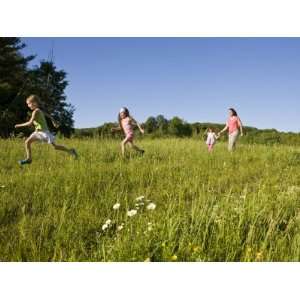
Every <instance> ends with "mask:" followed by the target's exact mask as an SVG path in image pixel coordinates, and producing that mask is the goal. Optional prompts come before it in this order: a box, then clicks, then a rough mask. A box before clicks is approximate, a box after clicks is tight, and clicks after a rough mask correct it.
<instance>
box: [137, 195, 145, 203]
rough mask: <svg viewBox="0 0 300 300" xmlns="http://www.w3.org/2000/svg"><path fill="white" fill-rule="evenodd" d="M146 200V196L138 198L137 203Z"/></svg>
mask: <svg viewBox="0 0 300 300" xmlns="http://www.w3.org/2000/svg"><path fill="white" fill-rule="evenodd" d="M144 199H145V196H140V197H137V198H136V199H135V200H136V201H139V202H140V201H143V200H144Z"/></svg>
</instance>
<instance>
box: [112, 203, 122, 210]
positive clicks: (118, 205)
mask: <svg viewBox="0 0 300 300" xmlns="http://www.w3.org/2000/svg"><path fill="white" fill-rule="evenodd" d="M120 206H121V204H120V203H116V204H115V205H114V206H113V209H114V210H118V209H119V208H120Z"/></svg>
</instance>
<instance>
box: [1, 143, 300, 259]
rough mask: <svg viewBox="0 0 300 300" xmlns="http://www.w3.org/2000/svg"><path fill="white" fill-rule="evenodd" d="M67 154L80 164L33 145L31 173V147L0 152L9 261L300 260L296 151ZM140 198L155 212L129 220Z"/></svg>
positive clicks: (155, 148) (109, 146)
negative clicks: (27, 161) (26, 160)
mask: <svg viewBox="0 0 300 300" xmlns="http://www.w3.org/2000/svg"><path fill="white" fill-rule="evenodd" d="M64 143H66V144H68V145H73V146H75V147H76V148H77V150H78V152H79V155H80V157H79V159H78V160H77V161H74V160H73V159H72V158H71V157H69V156H68V155H66V154H65V153H59V152H55V151H54V150H53V149H52V148H51V147H49V146H47V145H34V146H33V155H34V160H33V163H32V164H31V165H28V166H24V167H22V168H21V167H19V166H18V165H17V160H18V159H20V158H23V156H24V149H23V145H22V143H21V141H14V140H8V141H0V147H1V160H0V186H1V187H0V260H1V261H145V260H146V261H204V262H206V261H249V262H250V261H299V260H300V231H299V229H300V226H299V225H300V173H299V167H300V151H299V149H298V148H293V147H288V146H273V147H270V146H269V147H267V146H246V145H240V146H239V149H238V151H237V152H235V153H234V154H230V153H228V152H227V150H226V145H225V144H222V143H220V144H217V146H216V148H215V151H214V152H213V154H212V155H209V154H208V153H207V151H206V149H205V145H203V143H202V142H199V141H195V140H188V139H187V140H180V139H167V140H166V139H164V140H151V141H150V140H143V141H141V142H140V143H139V144H140V145H141V146H142V147H143V148H144V149H145V150H146V153H145V155H144V156H143V157H141V156H139V155H136V154H134V153H130V154H129V155H128V157H127V159H125V160H123V159H121V157H120V154H119V145H118V143H117V142H115V141H99V140H88V141H80V140H69V141H64ZM141 195H143V196H145V200H148V199H149V200H151V201H152V202H153V203H155V204H156V205H157V206H156V209H155V210H152V211H150V210H147V209H146V208H145V206H146V205H147V202H146V201H144V204H145V205H144V206H140V209H139V210H138V213H137V215H135V216H133V217H131V218H130V217H128V216H127V211H128V210H130V209H134V208H135V204H136V200H135V199H136V198H137V197H138V196H141ZM115 203H120V204H121V206H120V209H119V210H113V208H112V207H113V205H114V204H115ZM107 219H111V221H112V224H111V225H110V226H109V228H108V229H106V230H104V231H103V230H102V226H103V224H104V223H105V222H106V220H107ZM122 223H124V228H123V229H122V230H121V231H118V230H117V227H118V226H119V225H121V224H122ZM149 223H151V224H149Z"/></svg>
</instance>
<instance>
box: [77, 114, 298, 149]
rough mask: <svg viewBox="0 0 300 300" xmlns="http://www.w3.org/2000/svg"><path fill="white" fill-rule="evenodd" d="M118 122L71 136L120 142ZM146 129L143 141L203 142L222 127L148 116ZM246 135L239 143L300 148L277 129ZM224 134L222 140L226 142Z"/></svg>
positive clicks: (293, 135) (295, 137) (254, 130)
mask: <svg viewBox="0 0 300 300" xmlns="http://www.w3.org/2000/svg"><path fill="white" fill-rule="evenodd" d="M117 125H118V124H117V123H104V124H103V125H101V126H99V127H96V128H82V129H75V131H74V134H73V136H74V137H76V138H100V139H103V138H104V139H107V138H109V139H120V138H121V137H122V134H120V133H114V132H112V131H111V129H112V128H113V127H116V126H117ZM142 126H143V127H144V129H145V138H165V137H178V138H195V139H200V140H203V141H204V140H205V138H206V132H207V129H208V128H213V129H214V130H215V131H216V132H219V131H221V130H222V129H223V128H224V126H225V124H216V123H200V122H196V123H188V122H185V121H184V120H183V119H181V118H179V117H174V118H172V119H170V120H168V119H166V118H165V117H164V116H163V115H159V116H157V117H149V118H148V119H147V120H146V122H144V123H143V124H142ZM244 132H245V136H244V137H243V138H242V139H241V140H240V142H241V143H246V144H264V145H276V144H283V145H291V146H300V134H299V133H293V132H288V133H286V132H279V131H277V130H276V129H265V130H262V129H257V128H255V127H249V126H245V127H244ZM136 134H137V135H139V136H140V138H142V136H141V134H140V133H139V132H138V131H136ZM225 139H226V135H223V136H222V137H221V140H223V141H224V140H225Z"/></svg>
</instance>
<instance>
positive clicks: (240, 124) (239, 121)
mask: <svg viewBox="0 0 300 300" xmlns="http://www.w3.org/2000/svg"><path fill="white" fill-rule="evenodd" d="M238 125H239V128H240V131H241V136H243V135H244V129H243V123H242V121H241V119H240V118H238Z"/></svg>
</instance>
